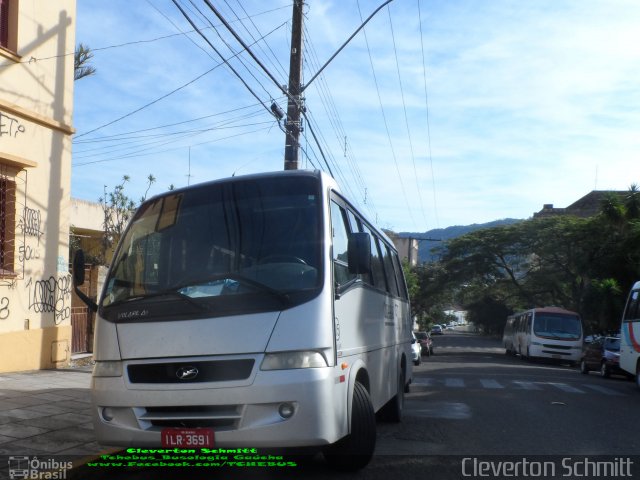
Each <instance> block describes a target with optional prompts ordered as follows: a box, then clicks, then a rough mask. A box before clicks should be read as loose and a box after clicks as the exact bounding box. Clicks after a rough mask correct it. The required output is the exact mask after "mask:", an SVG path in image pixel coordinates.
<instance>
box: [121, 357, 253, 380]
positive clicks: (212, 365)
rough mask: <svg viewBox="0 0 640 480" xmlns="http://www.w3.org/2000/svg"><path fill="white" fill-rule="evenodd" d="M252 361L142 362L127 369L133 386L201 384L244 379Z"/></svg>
mask: <svg viewBox="0 0 640 480" xmlns="http://www.w3.org/2000/svg"><path fill="white" fill-rule="evenodd" d="M253 365H254V360H253V359H240V360H213V361H198V362H180V363H178V362H175V363H139V364H131V365H129V366H128V367H127V373H128V375H129V381H130V382H131V383H202V382H230V381H236V380H245V379H247V378H249V375H251V371H252V370H253Z"/></svg>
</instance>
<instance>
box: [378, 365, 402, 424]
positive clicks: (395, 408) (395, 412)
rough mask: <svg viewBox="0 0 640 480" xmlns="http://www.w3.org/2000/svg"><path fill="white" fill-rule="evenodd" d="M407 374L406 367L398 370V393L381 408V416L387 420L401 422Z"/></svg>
mask: <svg viewBox="0 0 640 480" xmlns="http://www.w3.org/2000/svg"><path fill="white" fill-rule="evenodd" d="M404 382H405V374H404V369H403V368H400V371H399V372H398V389H397V390H396V394H395V395H394V396H393V398H392V399H391V400H389V401H388V402H387V403H386V404H385V405H384V406H383V407H382V409H381V410H380V418H381V419H382V420H386V421H387V422H396V423H397V422H401V421H402V410H404V393H405V388H404V387H405V385H404Z"/></svg>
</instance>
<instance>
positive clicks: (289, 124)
mask: <svg viewBox="0 0 640 480" xmlns="http://www.w3.org/2000/svg"><path fill="white" fill-rule="evenodd" d="M303 6H304V0H294V2H293V18H292V28H291V57H290V60H289V88H288V93H289V101H288V103H287V119H286V121H285V124H284V125H285V129H286V130H287V135H286V141H285V145H284V169H285V170H297V169H298V152H299V148H298V147H299V144H300V132H301V131H302V122H301V110H302V109H303V108H304V107H303V101H302V18H303V17H302V9H303Z"/></svg>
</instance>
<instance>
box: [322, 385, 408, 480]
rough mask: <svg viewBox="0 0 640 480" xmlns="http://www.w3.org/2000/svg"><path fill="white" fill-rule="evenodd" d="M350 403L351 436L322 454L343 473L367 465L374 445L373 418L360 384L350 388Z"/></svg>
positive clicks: (367, 396)
mask: <svg viewBox="0 0 640 480" xmlns="http://www.w3.org/2000/svg"><path fill="white" fill-rule="evenodd" d="M403 391H404V388H403ZM351 402H352V403H351V433H350V434H349V435H347V436H346V437H344V438H342V439H340V440H338V441H337V442H336V443H334V444H332V445H329V446H328V447H326V448H325V449H324V452H323V454H324V458H325V460H326V462H327V463H328V464H329V465H331V466H332V467H333V468H335V469H337V470H343V471H355V470H359V469H361V468H364V467H365V466H367V464H368V463H369V461H370V460H371V457H372V456H373V451H374V449H375V446H376V416H375V413H374V411H373V405H372V404H371V397H369V392H367V389H366V388H364V385H362V384H361V383H360V382H356V383H355V385H354V388H353V399H352V401H351Z"/></svg>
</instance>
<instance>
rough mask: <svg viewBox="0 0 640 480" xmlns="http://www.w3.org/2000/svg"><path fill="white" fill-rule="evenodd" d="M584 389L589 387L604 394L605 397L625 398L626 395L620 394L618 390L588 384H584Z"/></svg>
mask: <svg viewBox="0 0 640 480" xmlns="http://www.w3.org/2000/svg"><path fill="white" fill-rule="evenodd" d="M582 386H583V387H587V388H590V389H591V390H595V391H596V392H600V393H604V394H605V395H616V396H619V397H623V396H624V394H623V393H620V392H618V391H616V390H613V389H611V388H607V387H603V386H601V385H588V384H586V383H584V384H582Z"/></svg>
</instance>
